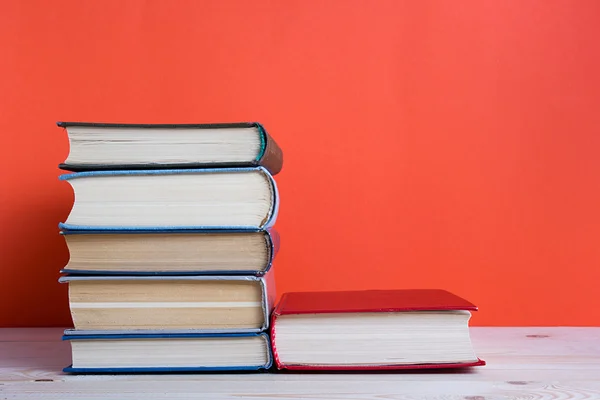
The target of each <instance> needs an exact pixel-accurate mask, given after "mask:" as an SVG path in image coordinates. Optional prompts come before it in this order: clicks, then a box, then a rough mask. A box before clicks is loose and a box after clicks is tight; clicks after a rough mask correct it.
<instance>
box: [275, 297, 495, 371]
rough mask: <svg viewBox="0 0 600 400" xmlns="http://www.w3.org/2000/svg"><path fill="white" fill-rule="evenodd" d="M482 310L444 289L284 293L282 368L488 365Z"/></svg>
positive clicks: (279, 343) (278, 355) (279, 325)
mask: <svg viewBox="0 0 600 400" xmlns="http://www.w3.org/2000/svg"><path fill="white" fill-rule="evenodd" d="M475 310H477V307H476V306H475V305H474V304H472V303H470V302H469V301H467V300H465V299H463V298H461V297H459V296H457V295H454V294H452V293H450V292H448V291H444V290H434V289H422V290H420V289H415V290H367V291H339V292H293V293H284V294H283V295H282V297H281V300H280V302H279V303H278V304H277V306H276V308H275V310H274V311H273V314H272V323H271V340H272V347H273V353H274V358H275V363H276V365H277V367H278V368H279V369H291V370H371V369H429V368H457V367H470V366H478V365H484V364H485V362H484V361H482V360H481V359H479V358H478V357H477V356H476V355H475V352H474V349H473V346H472V345H471V340H470V334H469V326H468V323H469V319H470V317H471V311H475Z"/></svg>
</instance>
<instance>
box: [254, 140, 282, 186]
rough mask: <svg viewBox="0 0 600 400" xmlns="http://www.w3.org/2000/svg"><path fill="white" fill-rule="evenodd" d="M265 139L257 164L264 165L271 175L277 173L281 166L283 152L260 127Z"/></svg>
mask: <svg viewBox="0 0 600 400" xmlns="http://www.w3.org/2000/svg"><path fill="white" fill-rule="evenodd" d="M261 131H262V134H263V136H264V140H265V148H264V151H263V154H262V157H261V158H260V159H259V160H258V164H259V165H261V166H263V167H265V169H267V170H268V171H269V172H270V173H271V175H277V174H278V173H279V172H281V169H282V168H283V152H282V151H281V148H280V147H279V145H278V144H277V142H275V140H274V139H273V137H272V136H271V135H269V134H268V133H267V131H265V130H264V129H261Z"/></svg>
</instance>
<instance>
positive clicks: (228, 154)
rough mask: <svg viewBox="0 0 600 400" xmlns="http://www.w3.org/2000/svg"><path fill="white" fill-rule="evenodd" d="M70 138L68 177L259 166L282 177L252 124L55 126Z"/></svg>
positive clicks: (271, 146) (271, 144)
mask: <svg viewBox="0 0 600 400" xmlns="http://www.w3.org/2000/svg"><path fill="white" fill-rule="evenodd" d="M57 125H58V126H59V127H61V128H64V129H65V130H66V132H67V136H68V138H69V154H68V156H67V159H66V160H65V161H64V162H63V163H62V164H60V165H59V168H61V169H64V170H69V171H77V172H79V171H96V170H115V169H117V170H118V169H126V170H131V169H156V168H165V169H180V168H204V167H253V166H263V167H265V168H266V169H267V170H268V171H269V172H270V173H271V174H272V175H276V174H278V173H279V172H280V171H281V168H282V166H283V153H282V151H281V148H280V147H279V146H278V145H277V143H276V142H275V140H273V138H272V137H271V136H270V135H269V134H268V133H267V131H266V130H265V128H264V127H263V126H262V125H261V124H260V123H257V122H241V123H217V124H118V123H97V122H58V123H57Z"/></svg>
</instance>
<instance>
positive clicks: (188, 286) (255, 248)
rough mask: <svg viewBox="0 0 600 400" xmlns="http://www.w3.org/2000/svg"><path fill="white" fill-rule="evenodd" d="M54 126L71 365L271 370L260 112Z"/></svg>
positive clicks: (268, 185)
mask: <svg viewBox="0 0 600 400" xmlns="http://www.w3.org/2000/svg"><path fill="white" fill-rule="evenodd" d="M58 125H59V126H60V127H62V128H64V129H65V130H66V132H67V135H68V138H69V143H70V152H69V155H68V158H67V159H66V161H65V162H64V163H63V164H61V165H60V168H62V169H64V170H67V171H70V172H71V173H68V174H65V175H62V176H61V179H63V180H65V181H66V182H68V183H69V184H70V185H71V186H72V188H73V191H74V195H75V201H74V203H73V206H72V209H71V212H70V214H69V216H68V218H67V219H66V221H65V222H62V223H60V225H59V226H60V229H61V233H62V234H63V236H64V238H65V240H66V243H67V246H68V248H69V253H70V258H69V262H68V264H67V265H66V266H65V268H64V269H63V271H62V272H63V273H64V274H65V275H64V276H62V277H61V278H60V282H65V283H68V285H69V305H70V309H71V315H72V318H73V324H74V328H73V329H68V330H67V331H65V336H64V339H65V340H69V341H70V343H71V348H72V359H73V362H72V365H71V366H69V367H67V368H65V371H67V372H74V373H101V372H108V373H117V372H145V371H147V372H161V371H208V370H210V371H212V370H231V371H236V370H263V369H268V368H269V367H270V366H271V364H272V351H271V346H270V338H269V335H268V332H269V321H270V316H271V312H272V309H273V306H274V304H273V303H274V299H275V287H274V280H273V273H272V268H271V267H272V263H273V259H274V257H275V256H276V254H277V251H278V248H279V236H278V234H277V232H276V231H275V230H274V224H275V222H276V219H277V214H278V209H279V198H278V191H277V185H276V183H275V180H274V178H273V176H274V175H276V174H277V173H279V172H280V170H281V168H282V165H283V156H282V151H281V149H280V148H279V146H278V145H277V144H276V142H275V141H274V140H273V138H272V137H271V136H270V135H269V134H267V132H266V131H265V129H264V128H263V127H262V126H261V125H260V124H258V123H238V124H200V125H181V124H178V125H132V124H107V123H74V122H61V123H59V124H58Z"/></svg>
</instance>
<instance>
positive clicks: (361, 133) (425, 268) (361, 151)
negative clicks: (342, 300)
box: [0, 0, 600, 326]
mask: <svg viewBox="0 0 600 400" xmlns="http://www.w3.org/2000/svg"><path fill="white" fill-rule="evenodd" d="M599 15H600V2H596V1H577V2H569V1H561V2H557V1H461V2H451V1H399V0H390V1H366V0H364V1H306V0H295V1H268V0H263V1H256V0H255V1H242V0H240V1H231V0H226V1H194V0H189V1H183V0H178V1H166V0H165V1H141V0H140V1H134V0H130V1H119V0H110V1H106V0H105V1H87V2H86V1H79V0H61V1H56V0H55V1H51V2H47V1H41V0H40V1H5V2H3V4H2V12H1V13H0V43H1V47H0V50H1V54H0V74H1V78H0V129H1V132H2V141H1V144H0V147H1V152H2V154H1V160H2V166H3V168H2V169H1V174H2V176H1V177H0V178H1V182H2V188H1V200H2V201H1V207H2V209H1V214H0V215H1V218H2V221H1V222H2V225H1V226H2V231H1V232H0V245H1V246H2V247H1V257H2V259H1V270H0V304H2V306H1V310H2V312H1V313H0V326H51V325H67V324H70V317H69V311H68V306H67V296H66V287H64V286H61V285H59V284H58V283H57V282H56V280H57V278H58V276H59V273H58V271H59V269H60V268H61V267H62V266H63V265H64V264H65V262H66V260H67V257H68V252H67V249H66V247H65V244H64V242H63V239H62V238H61V237H60V236H59V235H58V230H57V224H58V222H59V221H62V220H64V219H65V218H66V216H67V214H68V212H69V209H70V206H71V202H72V194H71V192H70V189H69V187H68V185H66V184H64V183H61V182H59V181H58V180H57V176H58V175H59V173H60V171H59V170H58V169H57V164H58V163H60V162H61V161H63V160H64V158H65V157H66V155H67V151H68V142H67V137H66V135H65V133H64V132H63V131H62V130H60V129H59V128H57V127H55V126H54V123H55V121H57V120H85V121H109V122H116V121H119V122H147V123H152V122H173V123H177V122H181V123H183V122H187V123H194V122H227V121H246V120H257V121H260V122H262V123H264V124H265V125H266V127H267V129H268V130H270V132H271V133H272V134H273V136H274V137H275V138H276V139H277V141H278V142H279V143H280V145H281V146H282V148H283V149H284V151H285V165H284V170H283V172H282V173H281V175H279V176H278V181H279V185H280V190H281V196H282V206H281V214H280V219H279V220H278V224H277V226H278V227H279V230H280V232H281V235H282V240H283V242H282V251H281V253H280V255H279V258H278V260H277V263H276V278H277V284H278V291H279V293H281V292H283V291H288V290H309V289H310V290H325V289H367V288H415V287H426V288H429V287H441V288H446V289H449V290H451V291H454V292H456V293H457V294H460V295H463V296H465V297H467V298H468V299H470V300H472V301H474V302H476V303H477V304H478V305H479V306H480V311H479V313H478V314H477V315H476V316H475V317H474V320H473V323H474V324H475V325H598V324H600V311H598V310H599V308H600V297H599V296H598V294H597V291H598V288H597V287H598V282H600V268H599V267H600V246H599V242H598V240H599V238H600V207H599V204H600V186H599V185H600V157H599V156H598V154H599V150H600V111H599V108H598V106H599V104H600V78H599V71H600V56H599V47H598V40H599V39H600V24H598V16H599Z"/></svg>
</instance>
